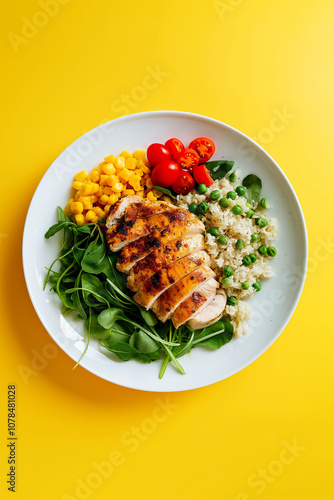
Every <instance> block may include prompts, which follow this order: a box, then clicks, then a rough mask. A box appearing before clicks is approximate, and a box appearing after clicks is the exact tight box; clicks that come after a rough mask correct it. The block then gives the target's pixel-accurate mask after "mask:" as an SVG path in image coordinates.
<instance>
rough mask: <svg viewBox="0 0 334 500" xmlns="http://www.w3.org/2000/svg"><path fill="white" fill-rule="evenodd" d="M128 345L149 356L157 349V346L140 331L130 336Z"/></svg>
mask: <svg viewBox="0 0 334 500" xmlns="http://www.w3.org/2000/svg"><path fill="white" fill-rule="evenodd" d="M129 344H130V345H131V346H132V347H135V349H137V351H139V352H141V353H143V354H149V353H151V352H155V351H157V350H158V349H159V346H158V344H157V343H156V342H155V341H154V340H152V339H151V338H150V337H149V336H148V335H146V333H144V332H143V331H142V330H139V331H138V332H135V333H133V334H132V336H131V338H130V340H129Z"/></svg>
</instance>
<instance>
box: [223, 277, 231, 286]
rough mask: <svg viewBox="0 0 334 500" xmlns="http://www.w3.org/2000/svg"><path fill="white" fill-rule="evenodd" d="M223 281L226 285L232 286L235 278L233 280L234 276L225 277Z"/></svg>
mask: <svg viewBox="0 0 334 500" xmlns="http://www.w3.org/2000/svg"><path fill="white" fill-rule="evenodd" d="M222 283H223V285H225V286H231V285H232V283H233V280H232V278H224V279H223V280H222Z"/></svg>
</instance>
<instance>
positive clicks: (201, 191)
mask: <svg viewBox="0 0 334 500" xmlns="http://www.w3.org/2000/svg"><path fill="white" fill-rule="evenodd" d="M207 190H208V188H207V187H206V185H205V184H199V185H198V188H197V191H198V192H199V194H204V193H206V192H207Z"/></svg>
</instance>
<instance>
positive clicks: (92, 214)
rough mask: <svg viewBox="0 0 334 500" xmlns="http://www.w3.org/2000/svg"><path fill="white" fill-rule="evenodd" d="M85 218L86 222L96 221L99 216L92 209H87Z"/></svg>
mask: <svg viewBox="0 0 334 500" xmlns="http://www.w3.org/2000/svg"><path fill="white" fill-rule="evenodd" d="M85 220H86V221H87V222H97V221H98V220H99V218H98V216H97V215H96V213H95V212H94V211H93V210H88V212H87V213H86V215H85Z"/></svg>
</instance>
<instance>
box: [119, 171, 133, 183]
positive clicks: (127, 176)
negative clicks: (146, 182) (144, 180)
mask: <svg viewBox="0 0 334 500" xmlns="http://www.w3.org/2000/svg"><path fill="white" fill-rule="evenodd" d="M118 177H119V178H120V179H121V180H122V181H125V182H128V180H129V179H130V177H131V172H129V170H128V169H127V168H123V170H122V171H121V172H120V173H119V174H118Z"/></svg>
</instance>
